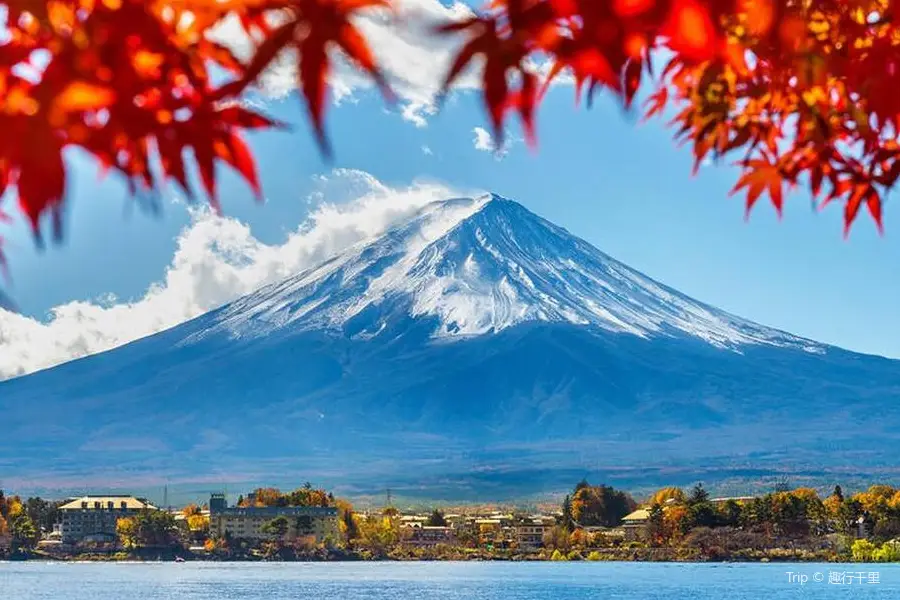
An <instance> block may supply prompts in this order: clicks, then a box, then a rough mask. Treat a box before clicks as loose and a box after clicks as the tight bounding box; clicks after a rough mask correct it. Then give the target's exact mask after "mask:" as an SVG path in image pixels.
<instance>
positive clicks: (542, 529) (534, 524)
mask: <svg viewBox="0 0 900 600" xmlns="http://www.w3.org/2000/svg"><path fill="white" fill-rule="evenodd" d="M552 527H553V524H552V523H548V522H546V521H545V520H543V519H541V518H534V517H532V518H527V519H524V520H523V521H522V522H520V523H517V524H516V544H517V545H518V547H519V548H521V549H523V550H526V549H535V548H541V547H542V546H543V545H544V534H545V533H547V532H548V531H550V529H551V528H552Z"/></svg>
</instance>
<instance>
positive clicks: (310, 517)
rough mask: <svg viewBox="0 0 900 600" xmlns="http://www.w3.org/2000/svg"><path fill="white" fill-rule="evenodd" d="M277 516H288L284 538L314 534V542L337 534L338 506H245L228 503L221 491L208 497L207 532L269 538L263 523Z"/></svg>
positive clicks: (241, 536) (259, 538)
mask: <svg viewBox="0 0 900 600" xmlns="http://www.w3.org/2000/svg"><path fill="white" fill-rule="evenodd" d="M279 517H284V519H285V520H287V523H288V528H287V531H286V532H285V534H284V537H283V539H286V540H290V539H298V538H303V537H310V536H313V537H315V540H316V542H322V541H324V540H325V539H326V538H328V537H331V538H332V539H337V537H338V533H339V531H338V509H337V508H335V507H333V506H248V507H241V506H236V507H231V508H229V507H228V503H227V501H226V500H225V495H224V494H213V495H212V496H211V497H210V500H209V534H210V537H213V538H222V537H226V536H231V537H234V538H238V539H244V540H264V539H272V537H273V534H271V533H269V532H267V531H266V524H267V523H269V522H270V521H273V520H274V519H277V518H279Z"/></svg>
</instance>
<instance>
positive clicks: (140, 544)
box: [116, 510, 178, 548]
mask: <svg viewBox="0 0 900 600" xmlns="http://www.w3.org/2000/svg"><path fill="white" fill-rule="evenodd" d="M177 531H178V529H177V526H176V524H175V517H173V516H172V515H171V514H169V513H167V512H166V511H163V510H142V511H141V512H139V513H138V514H136V515H134V516H131V517H121V518H119V519H118V520H117V521H116V534H117V535H118V537H119V540H120V542H121V543H122V545H123V546H124V547H126V548H170V547H173V546H176V545H178V534H177Z"/></svg>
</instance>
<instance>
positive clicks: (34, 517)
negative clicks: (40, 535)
mask: <svg viewBox="0 0 900 600" xmlns="http://www.w3.org/2000/svg"><path fill="white" fill-rule="evenodd" d="M59 505H60V503H59V502H49V501H47V500H43V499H41V498H40V497H38V498H29V499H28V500H27V501H26V502H25V512H26V513H27V514H28V518H30V519H31V521H32V522H33V523H34V525H35V527H37V528H38V530H39V531H44V532H47V531H52V530H53V525H55V524H56V523H57V521H59Z"/></svg>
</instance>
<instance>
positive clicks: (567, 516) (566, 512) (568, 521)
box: [562, 494, 575, 532]
mask: <svg viewBox="0 0 900 600" xmlns="http://www.w3.org/2000/svg"><path fill="white" fill-rule="evenodd" d="M562 526H563V527H564V528H565V529H566V531H569V532H571V531H572V530H573V529H575V519H574V518H573V516H572V497H571V496H569V495H568V494H566V497H565V498H564V499H563V505H562Z"/></svg>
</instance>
